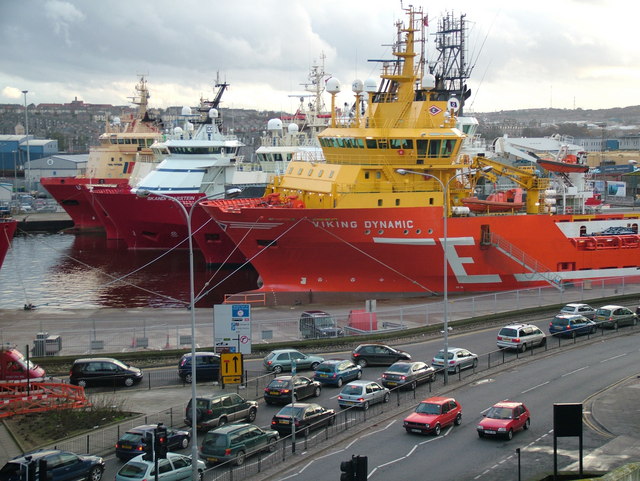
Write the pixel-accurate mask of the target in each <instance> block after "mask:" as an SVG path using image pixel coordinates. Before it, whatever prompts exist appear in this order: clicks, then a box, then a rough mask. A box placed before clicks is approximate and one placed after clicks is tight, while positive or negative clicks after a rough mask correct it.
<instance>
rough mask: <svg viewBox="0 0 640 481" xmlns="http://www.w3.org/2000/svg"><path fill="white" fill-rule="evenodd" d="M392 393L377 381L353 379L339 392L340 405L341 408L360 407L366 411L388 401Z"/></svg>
mask: <svg viewBox="0 0 640 481" xmlns="http://www.w3.org/2000/svg"><path fill="white" fill-rule="evenodd" d="M390 397H391V395H390V394H389V389H387V388H386V387H384V386H381V385H380V384H378V383H377V382H375V381H363V380H360V381H351V382H350V383H349V384H347V385H346V386H344V387H343V388H342V391H340V394H338V406H340V408H341V409H345V408H348V407H352V406H355V407H359V408H362V409H364V410H365V411H366V410H367V409H369V406H371V405H372V404H376V403H381V402H382V403H388V402H389V399H390Z"/></svg>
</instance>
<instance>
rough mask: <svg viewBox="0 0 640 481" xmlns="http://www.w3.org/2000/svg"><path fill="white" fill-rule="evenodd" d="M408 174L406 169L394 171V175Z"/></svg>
mask: <svg viewBox="0 0 640 481" xmlns="http://www.w3.org/2000/svg"><path fill="white" fill-rule="evenodd" d="M408 173H409V171H408V170H406V169H396V174H400V175H407V174H408Z"/></svg>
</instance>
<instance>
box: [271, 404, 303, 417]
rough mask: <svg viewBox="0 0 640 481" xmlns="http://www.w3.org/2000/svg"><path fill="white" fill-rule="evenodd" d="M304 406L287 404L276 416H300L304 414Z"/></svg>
mask: <svg viewBox="0 0 640 481" xmlns="http://www.w3.org/2000/svg"><path fill="white" fill-rule="evenodd" d="M303 411H304V408H301V407H300V408H299V407H292V406H285V407H283V408H282V409H281V410H280V411H279V412H278V414H276V416H286V417H294V418H299V417H300V416H302V413H303Z"/></svg>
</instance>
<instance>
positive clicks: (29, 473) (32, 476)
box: [21, 456, 38, 481]
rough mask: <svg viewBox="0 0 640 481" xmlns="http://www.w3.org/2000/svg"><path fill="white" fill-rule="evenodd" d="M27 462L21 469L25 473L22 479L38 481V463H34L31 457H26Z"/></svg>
mask: <svg viewBox="0 0 640 481" xmlns="http://www.w3.org/2000/svg"><path fill="white" fill-rule="evenodd" d="M25 460H26V461H27V462H26V463H25V464H23V465H22V468H21V469H22V470H23V473H24V475H23V477H22V479H25V480H26V481H36V466H38V463H37V462H36V461H32V460H31V456H26V457H25Z"/></svg>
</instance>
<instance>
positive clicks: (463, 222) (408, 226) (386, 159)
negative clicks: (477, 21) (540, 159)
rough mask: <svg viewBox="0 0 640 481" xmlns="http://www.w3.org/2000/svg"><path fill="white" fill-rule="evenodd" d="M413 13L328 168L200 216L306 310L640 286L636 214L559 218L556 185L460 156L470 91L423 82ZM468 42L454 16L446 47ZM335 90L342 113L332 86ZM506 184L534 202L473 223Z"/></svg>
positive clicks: (336, 129)
mask: <svg viewBox="0 0 640 481" xmlns="http://www.w3.org/2000/svg"><path fill="white" fill-rule="evenodd" d="M406 11H407V14H408V22H406V23H401V22H398V24H397V26H398V36H397V39H398V40H397V43H396V45H395V46H394V50H393V51H394V55H395V57H396V59H395V60H392V61H388V62H385V63H383V68H382V75H381V79H382V80H381V82H380V83H379V84H376V82H374V81H365V82H360V81H355V82H353V84H352V87H353V90H354V93H355V98H356V100H355V103H356V110H355V112H356V116H355V117H354V118H352V119H351V120H345V119H338V118H336V117H335V116H334V117H333V118H332V123H331V126H330V127H329V128H328V129H326V130H325V131H323V132H322V133H321V134H320V136H319V139H320V144H321V146H322V148H323V151H324V156H325V159H326V163H325V164H315V165H314V164H309V163H304V162H298V161H295V160H294V161H292V162H291V164H290V165H289V166H288V168H287V171H286V173H285V174H284V175H282V176H279V177H276V178H275V180H274V182H273V183H272V184H271V185H270V186H269V187H268V188H267V192H268V194H266V195H265V196H264V197H262V198H257V199H226V200H223V199H220V200H210V201H205V202H203V204H202V205H203V208H204V209H205V210H206V211H207V212H208V213H209V214H210V215H211V217H212V218H213V219H215V221H216V222H218V223H219V224H220V225H221V226H222V227H223V228H224V230H225V232H226V233H227V234H228V235H229V237H231V239H232V240H233V241H234V242H235V243H236V245H237V246H238V248H239V249H240V250H242V252H243V253H244V255H245V256H246V257H247V258H248V259H250V260H251V263H252V265H253V266H254V267H255V268H256V270H257V271H258V273H259V275H260V277H261V281H262V286H261V288H260V292H263V293H265V295H266V296H267V302H268V303H271V302H274V301H275V300H276V299H277V300H278V302H282V299H283V297H284V296H285V293H287V294H288V295H289V298H292V297H295V299H298V300H301V301H308V300H310V299H313V300H314V301H318V300H320V299H322V298H327V299H330V298H335V297H342V298H344V297H351V298H365V299H373V298H376V297H388V296H389V297H390V296H411V295H424V294H433V293H437V292H442V291H443V288H444V285H445V284H444V283H445V282H446V285H447V287H448V290H449V292H454V293H455V292H479V291H504V290H510V289H518V288H526V287H532V286H543V285H549V284H551V285H553V286H556V287H558V288H562V285H563V284H564V283H565V282H571V281H578V280H583V279H606V278H611V277H617V276H628V277H629V278H635V280H638V278H639V277H640V276H639V271H638V265H639V264H640V236H639V235H638V224H639V223H640V213H638V212H628V213H609V214H584V213H576V211H575V210H574V213H572V214H568V213H564V214H558V213H557V212H556V207H555V205H554V203H555V201H556V199H555V197H553V196H554V195H557V194H555V191H553V189H552V186H551V181H550V179H548V178H543V177H538V174H537V173H536V171H535V165H534V166H526V167H521V168H518V167H514V166H512V165H507V164H503V163H501V162H498V161H495V160H492V159H489V158H487V157H485V156H482V155H476V156H473V157H470V156H467V155H459V153H460V148H461V145H462V143H463V140H464V138H465V137H464V134H463V133H462V132H461V131H460V130H458V129H457V128H456V115H457V113H458V110H459V107H460V104H461V101H462V100H463V99H465V98H466V97H467V94H466V92H465V88H464V86H462V85H460V86H459V87H460V90H458V92H459V96H457V97H452V96H451V92H452V91H453V90H456V89H452V88H448V87H447V86H446V85H443V82H442V80H443V76H439V75H436V76H435V77H434V76H433V75H431V74H427V73H425V72H424V68H423V67H424V66H425V65H426V63H425V62H424V56H423V55H424V54H423V53H418V52H416V49H415V48H414V46H415V45H421V44H423V42H422V40H423V39H424V38H425V36H424V34H425V31H424V24H425V22H424V16H423V13H422V11H421V10H417V9H414V8H413V7H409V8H408V9H406ZM463 18H464V17H461V19H460V22H461V23H462V22H463ZM461 29H463V26H462V27H461V25H460V23H458V22H456V21H454V19H453V18H452V17H451V16H447V17H445V18H443V19H442V22H441V23H440V24H439V30H440V31H439V32H438V35H440V34H442V35H447V34H448V33H450V32H451V31H453V30H456V31H457V30H461ZM445 44H446V42H445ZM443 45H444V44H443ZM445 47H447V50H450V49H449V48H448V45H445ZM327 90H328V91H329V92H330V93H332V104H333V105H332V107H335V93H336V92H338V91H339V90H340V88H339V84H338V82H337V81H336V79H330V80H329V81H328V82H327ZM363 93H364V97H365V98H366V111H365V114H364V115H362V116H359V115H357V113H359V112H360V106H361V102H362V101H364V100H361V99H362V97H363V95H362V94H363ZM332 111H333V112H335V108H332ZM571 175H572V176H583V177H584V175H585V174H583V173H582V174H581V173H572V174H571ZM496 178H498V180H500V181H501V182H495V179H496ZM505 181H509V182H511V184H512V186H513V187H517V188H522V189H523V190H524V191H525V194H526V195H525V200H524V203H523V205H522V206H521V207H520V208H514V209H513V210H510V211H509V212H492V211H491V210H487V211H483V212H477V213H476V212H471V210H470V209H469V208H468V207H466V206H465V205H464V204H463V202H462V199H465V198H469V197H473V196H474V195H476V192H478V191H479V190H481V188H482V187H485V188H486V187H487V186H488V185H491V184H492V183H496V184H499V185H502V186H504V184H505ZM574 182H576V180H575V177H574ZM575 190H576V191H577V190H580V189H575ZM552 192H553V194H552ZM573 192H574V190H573V189H570V188H567V189H566V192H565V193H564V195H565V197H570V196H572V195H573ZM547 196H548V197H547ZM614 227H615V228H620V229H624V231H623V232H624V234H620V232H621V230H620V229H613V230H609V228H614ZM606 232H616V233H617V235H615V234H606ZM445 250H446V257H445ZM445 262H446V264H445ZM445 265H446V272H447V274H446V277H444V276H443V266H445ZM288 300H292V299H288Z"/></svg>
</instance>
